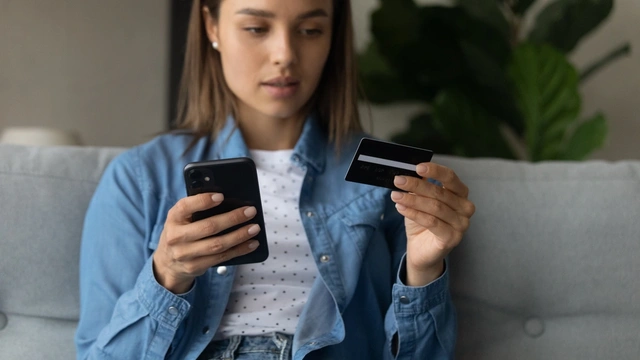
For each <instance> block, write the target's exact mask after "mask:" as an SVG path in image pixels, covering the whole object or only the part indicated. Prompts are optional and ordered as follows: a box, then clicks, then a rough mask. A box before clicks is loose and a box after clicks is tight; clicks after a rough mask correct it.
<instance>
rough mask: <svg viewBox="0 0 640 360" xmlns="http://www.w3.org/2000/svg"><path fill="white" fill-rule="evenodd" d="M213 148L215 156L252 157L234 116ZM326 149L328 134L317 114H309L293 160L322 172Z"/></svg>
mask: <svg viewBox="0 0 640 360" xmlns="http://www.w3.org/2000/svg"><path fill="white" fill-rule="evenodd" d="M212 149H213V154H212V155H213V158H218V159H228V158H235V157H251V154H250V152H249V148H248V147H247V144H246V142H245V141H244V138H243V136H242V133H241V132H240V129H239V128H238V126H237V124H236V122H235V120H234V118H233V117H232V116H229V117H227V121H226V123H225V125H224V127H223V128H222V130H221V131H220V133H219V135H218V136H217V139H216V141H215V142H214V144H213V147H212ZM326 149H327V136H326V134H325V132H324V131H323V129H322V127H321V126H320V124H319V120H318V118H317V115H310V116H308V117H307V118H306V120H305V123H304V126H303V128H302V133H301V134H300V138H299V139H298V142H297V143H296V145H295V147H294V149H293V154H292V155H291V160H292V161H293V162H294V163H296V164H298V165H301V166H303V167H309V166H310V167H312V168H314V170H315V171H317V172H319V173H321V172H323V171H324V167H325V162H326Z"/></svg>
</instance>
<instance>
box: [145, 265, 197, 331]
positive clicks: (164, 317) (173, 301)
mask: <svg viewBox="0 0 640 360" xmlns="http://www.w3.org/2000/svg"><path fill="white" fill-rule="evenodd" d="M194 287H195V285H194V286H192V287H191V290H189V291H188V292H187V293H185V294H182V295H176V294H174V293H172V292H171V291H169V290H167V289H165V288H164V287H163V286H162V285H160V283H158V281H157V280H156V278H155V275H154V274H153V256H150V257H149V259H147V262H146V263H145V265H144V267H143V268H142V271H141V272H140V275H139V276H138V280H137V281H136V291H137V295H138V300H139V301H140V303H142V304H143V305H144V306H145V307H146V308H147V310H148V311H149V316H151V317H152V318H153V319H155V320H157V321H159V322H161V323H163V324H165V325H167V326H169V327H172V328H174V329H177V328H178V327H179V326H180V323H181V322H182V320H184V318H186V317H187V315H188V314H189V310H190V309H191V304H190V303H191V301H190V300H192V299H193V297H194V293H195V291H193V289H194Z"/></svg>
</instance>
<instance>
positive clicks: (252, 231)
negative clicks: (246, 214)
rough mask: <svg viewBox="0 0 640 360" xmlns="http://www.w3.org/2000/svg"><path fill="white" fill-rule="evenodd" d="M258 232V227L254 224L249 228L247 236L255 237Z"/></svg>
mask: <svg viewBox="0 0 640 360" xmlns="http://www.w3.org/2000/svg"><path fill="white" fill-rule="evenodd" d="M259 232H260V225H258V224H254V225H253V226H251V227H250V228H249V235H255V234H257V233H259Z"/></svg>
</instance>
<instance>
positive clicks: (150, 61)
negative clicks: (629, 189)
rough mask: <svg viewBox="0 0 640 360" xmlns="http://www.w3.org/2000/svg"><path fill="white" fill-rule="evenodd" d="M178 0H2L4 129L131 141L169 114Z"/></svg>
mask: <svg viewBox="0 0 640 360" xmlns="http://www.w3.org/2000/svg"><path fill="white" fill-rule="evenodd" d="M168 34H169V2H168V1H157V0H136V1H130V0H109V1H104V0H101V1H98V0H56V1H41V0H0V49H1V50H0V129H2V128H4V127H6V126H11V125H26V126H36V125H37V126H51V127H56V128H61V129H67V130H68V129H74V130H76V129H77V130H78V132H79V133H80V136H81V137H82V140H83V142H84V143H85V144H88V145H121V146H128V145H133V144H137V143H140V142H142V141H145V140H147V139H149V138H151V137H152V136H153V134H154V133H155V132H158V131H161V130H163V129H164V128H165V124H166V123H167V117H166V112H167V106H166V97H167V90H166V89H167V81H168V51H169V50H168V45H169V40H168V39H169V38H168Z"/></svg>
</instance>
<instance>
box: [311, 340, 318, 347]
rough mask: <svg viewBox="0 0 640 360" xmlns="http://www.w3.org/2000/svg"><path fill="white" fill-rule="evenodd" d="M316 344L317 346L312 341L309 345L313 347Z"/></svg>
mask: <svg viewBox="0 0 640 360" xmlns="http://www.w3.org/2000/svg"><path fill="white" fill-rule="evenodd" d="M316 344H317V342H315V341H312V342H310V343H309V345H311V346H315V345H316Z"/></svg>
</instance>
